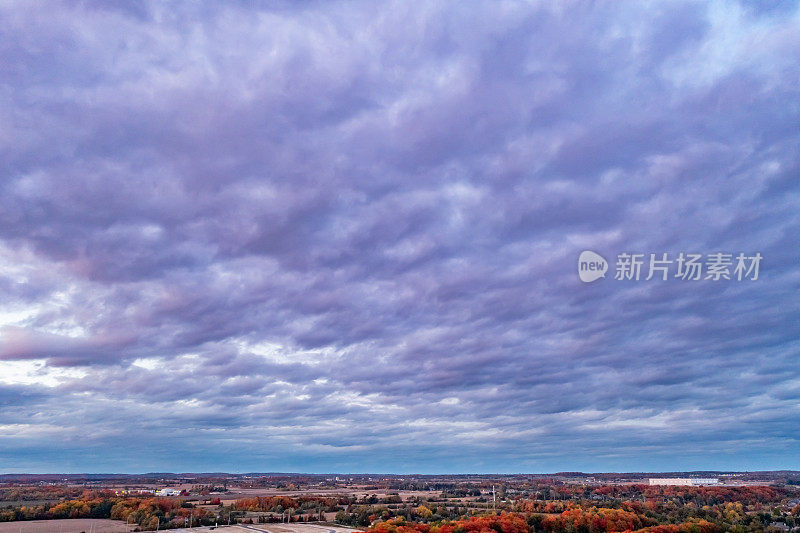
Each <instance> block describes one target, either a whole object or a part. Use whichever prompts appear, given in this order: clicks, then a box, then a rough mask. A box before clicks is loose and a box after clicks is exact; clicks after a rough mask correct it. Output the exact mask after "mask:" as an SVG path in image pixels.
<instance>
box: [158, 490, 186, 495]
mask: <svg viewBox="0 0 800 533" xmlns="http://www.w3.org/2000/svg"><path fill="white" fill-rule="evenodd" d="M156 495H157V496H180V495H181V491H179V490H178V489H161V490H158V491H156Z"/></svg>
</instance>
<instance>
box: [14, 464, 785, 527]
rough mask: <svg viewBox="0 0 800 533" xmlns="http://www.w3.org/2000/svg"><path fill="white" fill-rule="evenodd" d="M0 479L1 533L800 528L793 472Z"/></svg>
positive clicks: (245, 475)
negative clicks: (217, 530) (217, 529)
mask: <svg viewBox="0 0 800 533" xmlns="http://www.w3.org/2000/svg"><path fill="white" fill-rule="evenodd" d="M0 479H2V484H0V499H1V500H2V501H1V502H0V533H17V532H20V531H21V532H24V533H46V532H56V531H58V532H61V533H80V532H81V531H83V532H85V533H119V532H123V531H127V532H132V531H168V530H178V529H179V530H182V531H206V530H211V529H216V528H219V529H223V528H225V529H226V530H228V531H267V532H270V533H319V532H327V533H341V532H343V531H348V530H359V531H371V532H374V533H550V532H552V533H557V532H564V533H573V532H575V533H608V532H623V531H635V532H639V533H716V532H723V531H731V532H742V533H744V532H749V531H775V532H782V531H787V532H788V531H793V530H795V531H800V472H797V471H780V472H749V473H735V472H691V473H670V474H663V473H661V474H646V473H637V474H611V473H609V474H586V473H580V472H570V473H557V474H548V475H441V476H436V475H345V474H340V475H308V474H294V475H292V474H235V475H234V474H219V473H217V474H165V473H155V474H144V475H61V476H59V475H6V476H2V477H1V478H0Z"/></svg>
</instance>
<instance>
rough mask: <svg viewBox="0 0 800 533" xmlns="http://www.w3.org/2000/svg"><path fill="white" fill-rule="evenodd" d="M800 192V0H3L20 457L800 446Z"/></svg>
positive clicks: (344, 457) (165, 466)
mask: <svg viewBox="0 0 800 533" xmlns="http://www.w3.org/2000/svg"><path fill="white" fill-rule="evenodd" d="M799 208H800V4H797V3H796V2H780V1H775V2H772V1H770V2H751V1H748V2H740V3H737V2H734V1H727V2H683V1H670V2H638V1H636V2H634V1H629V2H596V3H595V2H578V1H575V2H555V1H553V2H539V1H505V0H500V1H497V2H482V1H476V2H458V1H451V2H447V1H445V2H441V1H433V2H372V1H363V2H362V1H341V2H339V1H337V2H317V1H302V2H266V1H265V2H256V1H252V2H246V1H234V2H202V3H201V2H155V1H154V2H147V1H126V2H123V1H119V2H101V1H82V2H77V1H76V2H63V3H61V2H27V1H7V0H4V1H2V2H0V472H9V473H17V472H73V473H74V472H130V473H136V472H149V471H170V472H188V471H229V472H318V473H328V472H353V473H355V472H367V473H381V472H384V473H389V472H393V473H459V472H463V473H472V472H497V473H515V472H555V471H564V470H569V471H577V470H582V471H587V472H591V471H680V470H705V469H708V470H762V469H800V364H799V363H800V298H799V297H798V290H799V289H800V268H798V267H800V247H799V246H798V244H800V209H799ZM585 250H588V251H593V252H596V253H597V254H599V255H600V256H601V257H602V258H603V259H604V260H605V262H606V263H605V268H606V269H607V272H606V273H605V277H601V278H599V279H597V280H595V281H592V282H583V281H582V280H581V278H580V277H579V272H578V258H579V256H580V254H581V252H583V251H585ZM692 253H696V254H700V259H699V260H698V261H699V264H700V266H701V268H704V269H705V270H702V271H701V276H700V279H692V278H691V277H690V278H688V279H684V277H682V276H680V275H679V274H680V272H679V271H678V268H679V267H680V264H679V262H678V258H679V257H680V254H687V255H685V256H684V257H688V254H692ZM718 253H722V254H730V256H729V258H730V260H731V264H729V265H728V266H726V267H725V269H727V270H725V269H723V270H725V272H726V273H727V275H728V277H729V278H730V279H725V277H724V276H721V275H720V276H718V277H719V279H715V277H714V276H711V274H712V271H713V268H712V267H713V265H712V263H714V262H715V260H713V258H712V256H713V254H718ZM624 254H629V255H633V254H642V255H641V256H636V257H638V258H639V259H640V260H642V261H643V264H642V267H641V268H642V270H641V276H640V278H639V279H636V277H635V276H632V275H630V274H631V272H630V271H628V272H627V275H626V271H625V269H624V266H620V265H623V263H624V261H623V259H624V257H625V255H624ZM650 254H654V255H653V256H652V257H654V258H656V259H658V260H661V259H666V260H667V261H672V262H671V263H664V264H662V265H667V267H666V268H667V269H668V270H665V271H663V275H662V271H658V270H656V271H654V272H655V276H652V279H649V280H648V279H646V278H647V277H648V276H647V275H646V274H647V273H648V272H650V259H651V255H650ZM662 254H667V255H666V256H663V255H662ZM739 254H743V257H744V260H746V261H747V260H748V259H749V258H754V257H756V254H759V255H760V257H761V259H760V262H757V261H756V260H755V259H749V261H750V262H749V263H747V265H748V266H749V267H753V266H755V265H757V266H758V267H759V268H758V272H757V275H756V272H755V270H754V269H752V268H750V269H749V272H748V271H747V270H745V271H744V272H743V271H741V270H739V271H738V274H739V275H740V276H739V277H741V274H742V273H744V274H745V275H744V276H743V279H741V280H740V279H737V271H736V270H735V267H736V265H737V264H738V262H737V257H738V255H739ZM723 259H724V258H723ZM601 263H602V261H601ZM716 263H717V266H718V267H719V268H722V267H721V266H720V265H722V263H725V261H724V260H723V261H716ZM723 266H724V265H723ZM718 270H719V269H718ZM650 273H652V272H650ZM684 274H685V272H684ZM664 276H666V278H667V279H666V280H665V279H663V277H664ZM709 276H710V277H709ZM617 278H622V279H617Z"/></svg>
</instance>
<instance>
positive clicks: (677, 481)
mask: <svg viewBox="0 0 800 533" xmlns="http://www.w3.org/2000/svg"><path fill="white" fill-rule="evenodd" d="M717 483H719V479H717V478H715V477H684V478H681V477H664V478H654V477H651V478H650V484H651V485H678V486H683V485H685V486H698V485H716V484H717Z"/></svg>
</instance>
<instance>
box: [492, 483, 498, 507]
mask: <svg viewBox="0 0 800 533" xmlns="http://www.w3.org/2000/svg"><path fill="white" fill-rule="evenodd" d="M492 508H493V509H494V512H495V513H496V512H497V497H496V496H495V493H494V485H492Z"/></svg>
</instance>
